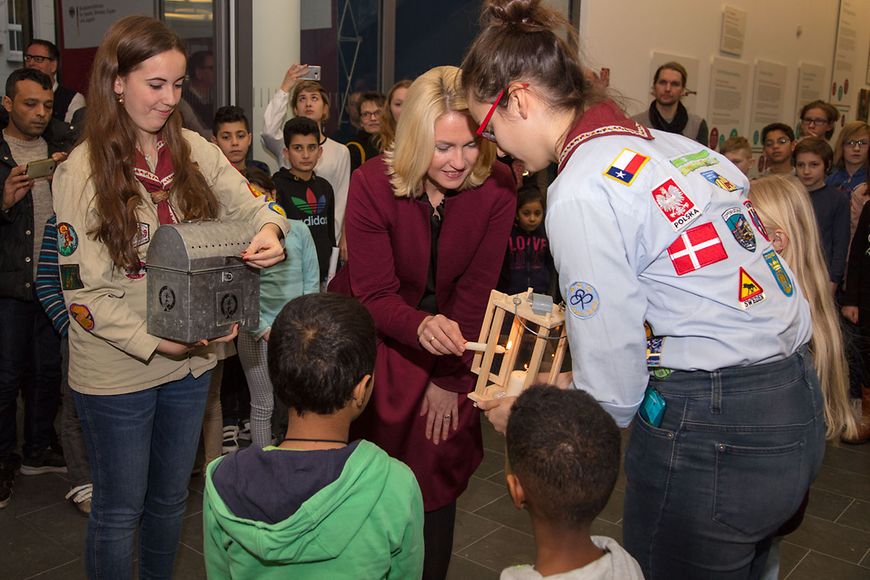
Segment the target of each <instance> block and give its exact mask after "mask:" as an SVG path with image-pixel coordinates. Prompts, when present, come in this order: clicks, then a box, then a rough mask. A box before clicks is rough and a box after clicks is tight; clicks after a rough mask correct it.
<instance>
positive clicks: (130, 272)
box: [124, 260, 145, 280]
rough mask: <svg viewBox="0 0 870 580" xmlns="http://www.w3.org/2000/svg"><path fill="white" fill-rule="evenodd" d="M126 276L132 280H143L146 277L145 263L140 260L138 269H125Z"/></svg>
mask: <svg viewBox="0 0 870 580" xmlns="http://www.w3.org/2000/svg"><path fill="white" fill-rule="evenodd" d="M124 275H125V276H127V278H129V279H130V280H141V279H142V278H144V277H145V262H143V261H141V260H139V267H138V268H125V269H124Z"/></svg>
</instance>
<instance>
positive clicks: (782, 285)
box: [761, 250, 794, 296]
mask: <svg viewBox="0 0 870 580" xmlns="http://www.w3.org/2000/svg"><path fill="white" fill-rule="evenodd" d="M761 255H762V256H764V261H765V262H767V267H768V268H770V271H771V272H772V273H773V277H774V278H775V279H776V284H777V286H779V289H780V290H782V293H783V294H785V295H786V296H791V295H792V294H794V284H792V283H791V278H789V276H788V272H786V271H785V268H784V267H783V265H782V261H781V260H780V259H779V256H778V255H777V254H776V252H775V251H774V250H767V251H766V252H764V253H763V254H761Z"/></svg>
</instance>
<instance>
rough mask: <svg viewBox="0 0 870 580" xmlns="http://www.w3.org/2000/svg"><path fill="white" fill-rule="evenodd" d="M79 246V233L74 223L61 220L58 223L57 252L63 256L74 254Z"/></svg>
mask: <svg viewBox="0 0 870 580" xmlns="http://www.w3.org/2000/svg"><path fill="white" fill-rule="evenodd" d="M78 247H79V235H78V234H77V233H76V230H75V228H74V227H72V224H70V223H67V222H60V223H59V224H57V252H58V253H59V254H60V255H61V256H72V254H73V252H75V251H76V248H78Z"/></svg>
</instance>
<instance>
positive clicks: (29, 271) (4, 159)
mask: <svg viewBox="0 0 870 580" xmlns="http://www.w3.org/2000/svg"><path fill="white" fill-rule="evenodd" d="M43 138H44V139H45V140H46V141H47V142H48V154H49V156H51V154H52V153H55V152H57V151H60V150H61V149H60V147H58V146H57V145H56V144H55V143H54V139H53V138H52V135H50V134H49V132H48V131H46V132H45V133H44V134H43ZM17 165H18V164H17V163H16V162H15V160H14V159H13V158H12V152H11V151H10V150H9V144H8V143H6V140H5V139H3V133H0V184H5V183H6V179H7V178H8V177H9V174H10V173H11V172H12V169H13V168H15V167H17ZM35 225H36V226H37V227H34V226H35ZM44 225H45V224H34V223H33V192H31V191H28V192H27V195H25V196H24V197H23V198H22V199H21V201H19V202H18V203H16V204H15V205H13V206H12V207H11V208H9V210H8V211H2V210H0V298H17V299H18V300H34V294H33V265H34V261H35V260H36V259H37V258H38V257H39V256H34V255H33V236H35V235H37V233H38V232H41V231H42V227H43V226H44Z"/></svg>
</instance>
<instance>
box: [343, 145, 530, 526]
mask: <svg viewBox="0 0 870 580" xmlns="http://www.w3.org/2000/svg"><path fill="white" fill-rule="evenodd" d="M514 184H515V182H514V180H513V176H512V175H511V173H510V171H509V170H508V168H507V167H505V166H503V165H502V164H501V163H496V164H495V165H494V167H493V171H492V175H491V176H490V178H489V179H487V180H486V182H484V183H483V185H481V186H480V187H478V188H475V189H468V190H464V191H461V192H459V193H458V194H456V195H454V196H450V197H446V198H445V200H444V222H443V225H442V227H441V233H440V236H439V239H438V267H437V271H436V276H435V298H436V302H437V304H438V312H439V313H440V314H443V315H444V316H446V317H447V318H450V319H451V320H454V321H456V322H457V323H458V324H459V327H460V329H461V330H462V335H463V336H464V337H465V339H466V340H477V338H478V336H479V334H480V325H481V323H482V322H483V317H484V314H485V312H486V306H487V303H488V301H489V293H490V290H492V289H493V288H495V286H496V283H497V282H498V276H499V272H500V269H501V264H502V261H503V259H504V253H505V249H506V248H507V240H508V236H509V234H510V230H511V225H512V224H513V220H514V215H515V213H516V195H515V193H514V190H515V185H514ZM431 213H432V208H431V206H430V205H429V202H428V201H425V200H420V199H408V198H397V197H395V195H394V194H393V190H392V187H391V186H390V183H389V179H388V177H387V174H386V166H385V164H384V161H383V159H382V158H381V157H376V158H375V159H372V160H370V161H369V162H367V163H365V164H364V165H363V166H362V167H360V168H359V169H358V170H356V171H355V172H354V173H353V175H352V177H351V181H350V190H349V193H348V203H347V213H346V217H345V235H347V241H348V244H347V245H348V252H349V256H348V265H347V267H345V268H344V269H343V270H342V271H341V272H339V273H338V275H337V276H336V278H335V280H333V283H332V284H331V285H330V289H332V290H336V291H342V292H347V293H350V294H352V295H353V296H355V297H357V298H358V299H359V300H360V302H362V303H363V304H364V305H365V306H366V307H367V308H368V310H369V312H370V313H371V315H372V317H373V318H374V320H375V326H376V327H377V330H378V338H379V344H378V358H377V362H376V364H375V374H374V377H375V379H374V390H373V393H372V399H371V401H370V402H369V406H368V408H367V409H366V411H365V413H363V415H362V416H361V417H360V418H359V419H357V421H355V422H354V424H353V431H354V435H355V436H358V437H364V438H366V439H369V440H370V441H373V442H375V443H376V444H378V445H379V446H381V447H382V448H383V449H385V450H386V451H387V452H388V453H389V454H390V455H392V456H393V457H396V458H398V459H400V460H402V461H404V462H405V463H407V464H408V465H409V466H410V467H411V469H412V470H413V471H414V473H415V475H416V476H417V481H418V482H419V483H420V488H421V489H422V491H423V500H424V504H425V509H426V511H431V510H434V509H438V508H440V507H444V506H445V505H447V504H449V503H450V502H452V501H454V500H455V499H456V498H457V497H459V495H460V494H461V493H462V492H463V491H464V490H465V488H466V486H467V485H468V480H469V478H470V477H471V474H472V473H474V470H475V469H476V468H477V466H478V464H479V463H480V461H481V459H482V458H483V445H482V442H481V436H480V412H479V411H478V410H477V409H475V408H474V407H473V406H472V403H471V401H470V400H469V399H468V398H467V397H466V395H465V394H466V393H468V392H470V391H471V390H473V388H474V382H475V380H476V379H477V376H476V375H474V374H472V373H471V371H470V368H471V358H472V356H473V354H474V353H472V352H470V351H466V353H465V354H464V355H463V356H462V357H457V356H452V355H449V356H433V355H431V354H429V353H428V352H427V351H425V350H424V349H423V347H422V346H420V343H419V341H418V340H417V328H418V327H419V326H420V323H421V322H422V321H423V319H424V318H425V317H426V316H428V315H429V314H428V313H427V312H424V311H422V310H418V309H417V305H418V304H419V302H420V299H421V298H422V297H423V293H424V291H425V289H426V279H427V276H428V270H429V260H430V255H431V252H430V249H431V248H430V246H431V232H430V222H429V216H430V215H431ZM430 381H431V382H434V383H435V384H436V385H438V386H440V387H441V388H444V389H446V390H449V391H454V392H457V393H460V395H459V429H458V430H457V431H455V432H451V435H450V436H449V437H448V439H447V441H443V442H441V443H440V444H439V445H437V446H436V445H433V444H432V443H431V442H430V441H429V440H427V439H426V436H425V431H424V430H425V425H426V420H425V417H420V406H421V404H422V401H423V395H424V392H425V389H426V386H427V385H428V384H429V382H430Z"/></svg>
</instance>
